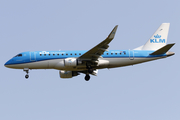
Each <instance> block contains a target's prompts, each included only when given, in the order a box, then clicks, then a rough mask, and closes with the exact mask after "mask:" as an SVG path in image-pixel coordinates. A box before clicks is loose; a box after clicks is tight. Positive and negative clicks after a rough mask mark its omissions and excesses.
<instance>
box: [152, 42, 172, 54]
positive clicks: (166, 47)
mask: <svg viewBox="0 0 180 120" xmlns="http://www.w3.org/2000/svg"><path fill="white" fill-rule="evenodd" d="M174 44H175V43H172V44H167V45H165V46H164V47H162V48H160V49H158V50H156V51H155V52H153V53H151V54H150V55H160V54H164V53H166V52H167V51H168V50H169V49H170V48H171V47H172V46H173V45H174Z"/></svg>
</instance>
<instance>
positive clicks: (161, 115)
mask: <svg viewBox="0 0 180 120" xmlns="http://www.w3.org/2000/svg"><path fill="white" fill-rule="evenodd" d="M179 6H180V1H179V0H171V1H170V0H146V1H144V0H126V1H123V2H121V1H120V0H104V1H102V0H101V1H100V0H99V1H97V0H76V1H70V0H66V1H64V2H61V1H59V0H51V1H50V0H49V1H47V0H29V1H24V0H6V1H0V41H1V44H0V51H1V52H2V56H1V59H0V63H1V66H0V72H1V79H0V120H40V119H42V120H49V119H52V120H60V119H61V120H119V119H122V120H145V119H146V120H170V119H171V120H178V119H180V114H179V113H180V102H179V101H180V94H179V91H180V87H179V84H180V81H179V80H180V74H179V71H180V69H179V62H178V61H179V58H180V57H179V55H178V52H179V51H180V47H178V46H179V38H178V36H179V31H180V30H179V28H180V22H179V21H180V13H179V11H180V7H179ZM163 22H170V23H171V25H170V31H169V36H168V43H176V45H175V46H174V47H173V48H172V49H171V51H174V52H176V55H174V56H172V57H169V58H166V59H161V60H157V61H152V62H148V63H143V64H139V65H134V66H129V67H123V68H116V69H110V70H108V69H104V70H100V71H99V74H98V76H97V77H93V76H92V77H91V80H90V81H89V82H86V81H85V80H84V75H80V76H77V77H74V78H72V79H65V80H64V79H61V78H59V73H58V71H57V70H32V71H30V78H29V79H28V80H25V78H24V75H25V72H23V71H22V70H14V69H8V68H5V67H4V63H5V62H6V61H7V60H9V59H10V58H12V57H13V56H15V55H16V54H18V53H20V52H23V51H38V50H59V49H61V50H88V49H91V48H92V47H94V46H95V45H96V44H98V43H99V42H101V41H102V40H104V39H105V38H106V37H107V35H108V34H109V32H110V31H111V30H112V29H113V27H114V26H115V25H119V27H118V30H117V33H116V36H115V39H114V40H113V41H112V42H111V43H110V48H109V49H133V48H136V47H139V46H141V45H143V44H145V43H146V41H147V40H148V39H149V37H150V36H151V35H152V34H153V33H154V32H155V30H156V29H157V28H158V27H159V26H160V25H161V23H163Z"/></svg>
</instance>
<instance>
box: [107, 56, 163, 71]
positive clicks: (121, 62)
mask: <svg viewBox="0 0 180 120" xmlns="http://www.w3.org/2000/svg"><path fill="white" fill-rule="evenodd" d="M161 58H164V57H153V58H134V59H129V58H107V59H106V60H108V61H109V66H108V67H111V68H112V67H122V66H128V65H134V64H139V63H142V62H148V61H152V60H156V59H161Z"/></svg>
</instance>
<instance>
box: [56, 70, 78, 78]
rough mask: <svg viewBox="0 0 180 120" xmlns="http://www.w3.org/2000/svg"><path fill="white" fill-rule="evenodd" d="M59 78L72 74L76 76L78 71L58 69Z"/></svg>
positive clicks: (71, 75)
mask: <svg viewBox="0 0 180 120" xmlns="http://www.w3.org/2000/svg"><path fill="white" fill-rule="evenodd" d="M59 75H60V78H72V77H74V76H78V75H79V73H78V72H76V71H64V70H60V71H59Z"/></svg>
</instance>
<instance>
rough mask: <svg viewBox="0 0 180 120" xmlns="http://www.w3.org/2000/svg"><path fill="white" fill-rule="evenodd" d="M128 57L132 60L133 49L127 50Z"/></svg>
mask: <svg viewBox="0 0 180 120" xmlns="http://www.w3.org/2000/svg"><path fill="white" fill-rule="evenodd" d="M129 59H130V60H134V51H133V50H129Z"/></svg>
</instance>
